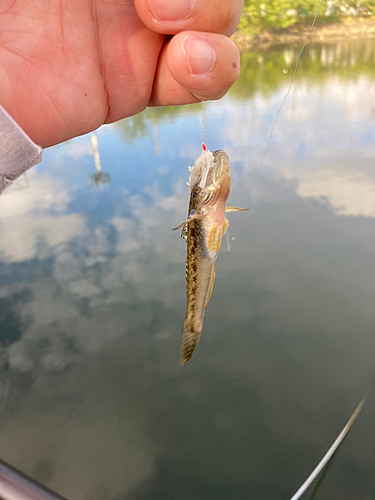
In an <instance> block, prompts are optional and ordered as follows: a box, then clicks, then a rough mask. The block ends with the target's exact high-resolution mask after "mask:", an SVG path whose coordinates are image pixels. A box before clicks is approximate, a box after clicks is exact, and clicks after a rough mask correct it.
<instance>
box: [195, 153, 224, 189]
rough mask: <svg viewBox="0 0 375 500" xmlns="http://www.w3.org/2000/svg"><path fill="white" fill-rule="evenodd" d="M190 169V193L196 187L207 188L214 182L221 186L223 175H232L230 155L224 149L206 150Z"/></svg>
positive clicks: (216, 185)
mask: <svg viewBox="0 0 375 500" xmlns="http://www.w3.org/2000/svg"><path fill="white" fill-rule="evenodd" d="M189 170H190V172H191V174H190V178H189V188H190V193H191V192H192V190H193V189H194V188H195V187H200V188H201V189H206V188H208V187H209V186H211V185H212V184H214V185H215V187H217V188H219V187H220V181H221V180H222V179H223V177H227V176H229V175H230V171H229V159H228V155H227V154H226V153H225V151H223V150H222V149H218V150H216V151H214V152H213V153H211V152H210V151H204V152H203V153H202V154H201V155H200V156H199V157H198V158H197V160H196V162H195V164H194V166H193V167H190V168H189Z"/></svg>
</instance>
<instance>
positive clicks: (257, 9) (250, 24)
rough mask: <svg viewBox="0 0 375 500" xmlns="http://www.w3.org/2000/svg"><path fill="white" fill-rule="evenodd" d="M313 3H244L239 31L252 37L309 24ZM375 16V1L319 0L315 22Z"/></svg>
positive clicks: (305, 0) (265, 0) (258, 0)
mask: <svg viewBox="0 0 375 500" xmlns="http://www.w3.org/2000/svg"><path fill="white" fill-rule="evenodd" d="M317 5H318V2H317V0H245V1H244V6H243V11H242V17H241V20H240V24H239V29H240V30H241V31H242V32H243V33H245V34H255V33H257V32H259V31H261V30H263V29H267V30H275V29H281V28H287V27H288V26H291V25H293V24H295V23H297V22H298V23H302V24H304V23H308V24H310V23H311V19H312V17H313V16H314V15H315V12H316V8H317ZM349 14H350V15H356V16H368V15H371V14H375V0H337V1H336V2H335V5H334V6H332V4H328V2H327V0H321V2H320V4H319V10H318V16H319V17H318V23H317V24H325V23H326V22H337V20H338V17H339V16H345V15H349Z"/></svg>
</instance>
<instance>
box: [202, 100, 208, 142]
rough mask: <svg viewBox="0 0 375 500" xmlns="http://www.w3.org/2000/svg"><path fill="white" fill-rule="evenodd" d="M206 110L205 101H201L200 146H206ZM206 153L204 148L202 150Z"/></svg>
mask: <svg viewBox="0 0 375 500" xmlns="http://www.w3.org/2000/svg"><path fill="white" fill-rule="evenodd" d="M206 122H207V109H206V101H205V100H204V99H203V101H202V146H204V145H205V144H207V127H206ZM203 150H204V151H206V149H205V148H203Z"/></svg>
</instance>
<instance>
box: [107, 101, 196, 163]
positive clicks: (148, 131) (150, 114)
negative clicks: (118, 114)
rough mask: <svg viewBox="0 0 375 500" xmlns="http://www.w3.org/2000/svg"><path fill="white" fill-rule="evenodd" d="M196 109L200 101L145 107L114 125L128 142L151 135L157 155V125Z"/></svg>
mask: <svg viewBox="0 0 375 500" xmlns="http://www.w3.org/2000/svg"><path fill="white" fill-rule="evenodd" d="M197 111H201V104H200V103H197V104H189V105H188V106H162V107H153V108H146V109H145V110H144V111H142V113H138V114H137V115H134V116H130V117H129V118H125V119H124V120H121V121H119V122H117V123H116V124H115V125H114V126H115V127H116V128H118V129H119V130H120V132H121V135H122V137H123V139H124V140H125V142H127V143H129V144H131V143H132V142H133V141H134V140H135V139H138V138H140V137H147V136H149V137H153V138H154V144H155V154H157V155H159V154H160V139H159V125H160V124H161V123H172V122H173V121H174V120H176V119H177V118H178V117H179V116H181V115H188V114H194V113H196V112H197Z"/></svg>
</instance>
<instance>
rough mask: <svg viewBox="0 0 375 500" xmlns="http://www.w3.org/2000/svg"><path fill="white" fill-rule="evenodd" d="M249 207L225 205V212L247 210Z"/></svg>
mask: <svg viewBox="0 0 375 500" xmlns="http://www.w3.org/2000/svg"><path fill="white" fill-rule="evenodd" d="M247 210H250V208H238V207H225V211H226V212H247Z"/></svg>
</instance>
